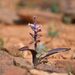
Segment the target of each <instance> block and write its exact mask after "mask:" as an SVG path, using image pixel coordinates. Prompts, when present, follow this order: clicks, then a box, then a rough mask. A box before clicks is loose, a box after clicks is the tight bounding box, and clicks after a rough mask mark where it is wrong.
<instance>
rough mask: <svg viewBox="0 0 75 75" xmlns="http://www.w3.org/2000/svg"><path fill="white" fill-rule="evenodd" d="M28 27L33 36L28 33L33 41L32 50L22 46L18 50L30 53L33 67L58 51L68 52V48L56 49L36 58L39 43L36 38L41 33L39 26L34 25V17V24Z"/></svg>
mask: <svg viewBox="0 0 75 75" xmlns="http://www.w3.org/2000/svg"><path fill="white" fill-rule="evenodd" d="M29 26H30V27H31V29H32V30H33V32H34V34H32V33H30V35H31V37H32V38H33V39H34V49H30V48H29V47H28V46H24V47H22V48H20V49H19V50H20V51H26V50H29V51H30V52H31V53H32V59H33V61H32V62H33V64H34V66H36V65H38V64H40V63H42V62H43V61H42V59H44V58H47V57H48V56H49V55H52V54H55V53H58V52H60V51H68V50H70V48H56V49H52V50H48V51H47V52H46V54H45V55H44V56H42V57H37V54H38V49H37V47H38V42H40V40H38V38H39V37H40V35H39V34H38V33H39V32H41V25H38V24H37V23H36V17H34V24H29Z"/></svg>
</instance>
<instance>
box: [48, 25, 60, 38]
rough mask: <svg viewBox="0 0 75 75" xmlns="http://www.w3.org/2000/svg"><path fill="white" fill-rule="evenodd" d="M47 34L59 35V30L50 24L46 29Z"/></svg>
mask: <svg viewBox="0 0 75 75" xmlns="http://www.w3.org/2000/svg"><path fill="white" fill-rule="evenodd" d="M47 35H48V36H49V37H56V36H58V35H59V32H58V31H57V29H56V28H55V26H54V25H52V26H51V27H48V29H47Z"/></svg>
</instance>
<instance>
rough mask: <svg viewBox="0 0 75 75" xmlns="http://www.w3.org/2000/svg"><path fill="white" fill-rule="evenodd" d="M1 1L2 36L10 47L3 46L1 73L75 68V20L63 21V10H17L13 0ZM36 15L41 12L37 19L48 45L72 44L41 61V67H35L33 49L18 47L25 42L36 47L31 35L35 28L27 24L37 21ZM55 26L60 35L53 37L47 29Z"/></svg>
mask: <svg viewBox="0 0 75 75" xmlns="http://www.w3.org/2000/svg"><path fill="white" fill-rule="evenodd" d="M1 1H2V3H3V4H2V6H1V8H0V37H1V38H2V39H3V40H4V47H5V48H6V49H7V51H4V50H2V49H1V50H0V75H14V74H15V75H67V70H68V69H71V68H72V71H73V73H74V72H75V33H74V32H75V26H74V25H75V24H64V23H62V21H61V17H62V15H61V14H53V13H51V12H49V11H41V10H39V9H35V10H34V9H29V8H28V9H27V8H25V9H20V10H16V9H14V8H15V7H14V6H15V5H14V6H13V4H12V3H13V2H11V1H10V0H6V1H7V2H5V1H4V0H1ZM15 1H16V2H17V0H14V2H15ZM38 2H39V0H38ZM9 4H10V5H9ZM9 6H10V8H9ZM15 10H16V11H15ZM33 16H37V23H38V24H41V25H42V32H41V33H40V34H41V35H42V36H41V37H40V38H39V39H40V40H41V43H43V44H45V46H46V47H47V48H48V49H53V48H60V47H66V48H71V50H70V51H67V52H61V53H58V54H54V55H51V56H49V57H48V63H47V64H45V65H44V64H40V65H38V66H37V69H34V68H33V64H32V55H31V53H30V52H29V51H26V52H24V53H23V54H22V55H21V52H20V51H19V50H18V49H19V48H21V47H23V46H29V47H30V48H33V44H32V43H31V41H32V38H31V36H30V35H29V33H30V32H32V30H31V29H30V27H29V26H28V25H27V24H28V23H33V22H34V21H33ZM54 26H55V29H56V30H57V31H58V33H59V35H58V36H55V37H54V38H53V37H51V36H48V35H47V34H48V31H47V30H48V28H49V27H54ZM43 70H49V71H48V72H47V71H43ZM74 74H75V73H74ZM71 75H72V74H71Z"/></svg>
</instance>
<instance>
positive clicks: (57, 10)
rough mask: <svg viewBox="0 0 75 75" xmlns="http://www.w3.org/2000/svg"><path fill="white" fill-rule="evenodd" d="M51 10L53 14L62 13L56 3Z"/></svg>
mask: <svg viewBox="0 0 75 75" xmlns="http://www.w3.org/2000/svg"><path fill="white" fill-rule="evenodd" d="M50 9H51V12H53V13H58V12H59V11H60V9H59V5H58V4H57V3H56V2H53V3H52V4H51V7H50Z"/></svg>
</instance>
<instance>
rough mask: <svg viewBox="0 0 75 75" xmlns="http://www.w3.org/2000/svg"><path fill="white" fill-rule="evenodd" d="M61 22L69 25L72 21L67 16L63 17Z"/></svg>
mask: <svg viewBox="0 0 75 75" xmlns="http://www.w3.org/2000/svg"><path fill="white" fill-rule="evenodd" d="M62 20H63V22H64V23H66V24H70V23H71V22H72V19H71V17H70V16H69V15H64V16H63V18H62Z"/></svg>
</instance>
